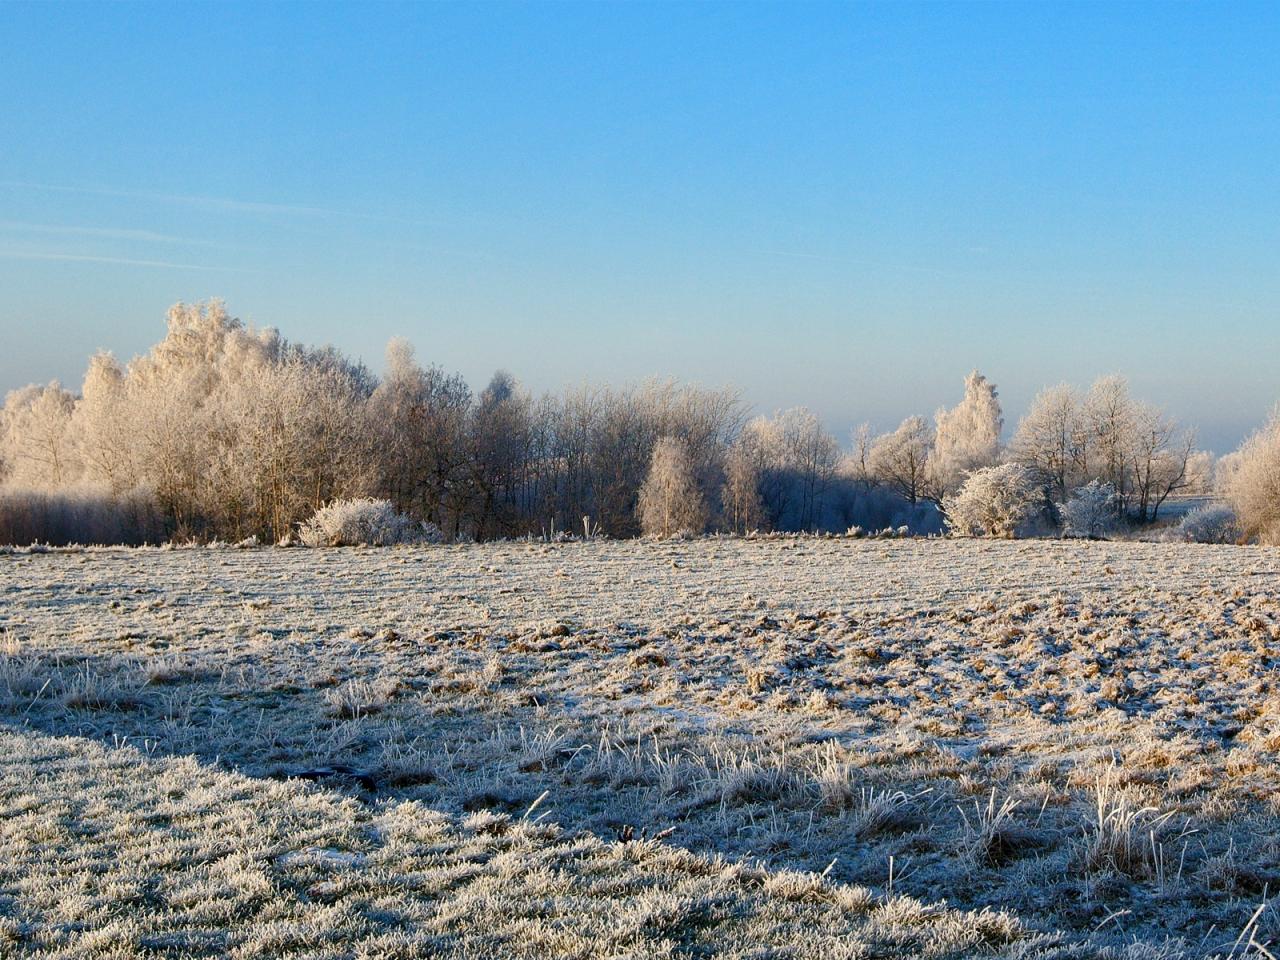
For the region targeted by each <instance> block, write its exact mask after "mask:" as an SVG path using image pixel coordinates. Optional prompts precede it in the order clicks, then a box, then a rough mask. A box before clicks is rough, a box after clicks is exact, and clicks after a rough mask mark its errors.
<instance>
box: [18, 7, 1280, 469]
mask: <svg viewBox="0 0 1280 960" xmlns="http://www.w3.org/2000/svg"><path fill="white" fill-rule="evenodd" d="M0 29H2V30H3V33H4V35H5V36H6V38H7V39H8V40H9V43H8V44H7V48H8V55H7V57H6V59H5V61H4V62H3V63H0V81H2V82H0V105H2V106H3V110H0V117H3V119H0V139H3V141H4V143H5V144H6V149H5V151H3V152H2V153H0V285H2V286H3V289H4V291H5V296H3V297H0V330H2V331H3V332H4V343H5V346H6V350H5V351H4V352H3V355H0V392H4V391H7V390H9V389H13V388H16V387H19V386H22V385H25V384H27V383H29V382H33V381H34V382H43V381H47V380H50V379H55V378H56V379H59V380H61V381H63V382H64V384H65V385H68V386H71V387H76V386H78V384H79V382H80V378H81V376H82V374H83V371H84V367H85V363H86V361H87V359H88V356H89V355H90V354H91V353H92V352H94V351H95V350H97V349H100V348H105V349H110V350H112V351H113V352H114V353H115V354H116V355H117V356H119V357H121V358H123V359H128V358H130V357H132V356H133V355H135V354H138V353H141V352H144V351H145V350H146V349H147V348H148V347H149V346H150V345H151V344H152V343H154V342H156V341H157V340H159V339H160V338H161V337H162V335H163V329H164V312H165V309H166V308H167V307H168V305H169V304H171V303H173V302H175V301H178V300H187V301H192V300H200V299H206V298H208V297H212V296H217V297H221V298H223V299H224V300H225V301H226V303H227V305H228V308H229V309H230V311H231V312H232V313H233V314H235V315H237V316H239V317H241V318H243V319H244V320H246V321H247V322H251V323H254V324H258V325H262V326H274V327H276V328H278V329H280V330H281V331H282V333H283V334H284V335H285V336H287V337H288V338H290V339H291V340H297V341H302V342H308V343H317V344H323V343H332V344H333V345H334V346H336V347H338V348H339V349H341V350H342V351H343V352H345V353H348V354H350V355H352V356H356V357H360V358H362V359H364V360H365V361H366V362H368V363H369V365H370V366H371V367H372V368H373V369H375V370H380V369H381V366H382V349H383V346H384V344H385V342H386V341H387V339H388V338H390V337H392V336H396V335H401V336H405V337H407V338H408V339H410V340H411V341H412V342H413V343H414V344H415V346H416V347H417V351H418V355H419V357H420V358H421V359H422V360H423V361H425V362H431V363H437V364H439V365H441V366H442V367H444V368H446V369H448V370H456V371H458V372H461V373H462V374H463V375H465V376H466V378H467V379H468V380H469V381H470V382H471V384H472V385H473V387H476V388H479V387H481V386H483V384H484V382H485V381H486V380H487V378H488V377H489V375H490V374H491V373H492V371H493V370H494V369H495V368H499V367H501V368H505V369H508V370H510V371H511V372H512V373H514V374H515V375H516V377H517V378H518V379H519V380H520V381H521V382H522V383H524V384H525V385H526V386H527V387H529V388H530V389H532V390H534V391H536V392H541V391H543V390H554V389H558V388H560V387H563V386H565V385H567V384H573V383H579V382H582V381H583V380H584V379H589V380H591V381H592V382H600V383H603V382H609V383H622V382H634V381H636V380H640V379H643V378H646V377H650V376H660V377H665V376H672V377H676V378H679V379H681V380H688V381H696V382H700V383H704V384H724V383H732V384H734V385H736V386H738V387H740V388H741V389H742V390H743V393H744V396H745V398H746V399H747V400H748V401H749V402H750V403H752V404H753V406H754V407H755V408H756V409H757V410H758V411H759V412H762V413H764V412H772V411H773V410H775V409H777V408H782V407H791V406H796V405H805V406H809V407H810V408H812V409H813V410H814V411H815V412H817V413H818V414H819V415H820V416H821V417H822V418H823V420H824V421H825V422H826V423H827V425H828V427H829V428H830V429H831V430H832V432H833V433H835V435H836V436H837V437H838V438H839V439H840V441H841V442H842V443H847V439H848V432H849V429H850V428H851V427H852V426H853V425H854V424H856V423H858V422H861V421H862V420H869V421H871V422H872V423H873V424H874V425H875V426H876V427H877V428H878V429H887V428H890V427H892V426H893V425H895V424H896V423H897V422H898V421H899V420H901V419H902V418H903V417H904V416H906V415H908V414H912V413H920V414H925V415H930V414H932V413H933V412H934V410H935V409H936V408H937V407H938V406H940V405H943V404H947V405H952V404H954V403H955V402H956V401H957V400H958V398H959V396H960V394H961V390H962V379H963V377H964V374H965V373H967V372H968V371H969V370H970V369H973V368H975V367H976V368H978V369H980V370H982V372H983V373H985V374H986V375H987V376H988V377H990V378H991V379H992V380H993V381H994V382H995V383H996V384H997V385H998V386H999V388H1000V394H1001V399H1002V401H1003V404H1004V409H1005V416H1006V421H1007V430H1008V429H1011V428H1012V427H1013V426H1015V425H1016V422H1017V419H1018V417H1019V416H1020V415H1021V414H1022V413H1023V412H1024V411H1025V409H1026V407H1027V404H1028V403H1029V401H1030V399H1031V397H1032V396H1033V395H1034V394H1035V393H1036V392H1037V391H1038V390H1039V389H1040V388H1042V387H1044V386H1047V385H1049V384H1052V383H1056V382H1059V381H1063V380H1066V381H1068V382H1072V383H1077V384H1080V385H1082V386H1084V385H1087V384H1088V383H1089V382H1090V381H1091V380H1093V379H1094V378H1095V377H1096V376H1098V375H1102V374H1107V373H1113V372H1118V373H1122V374H1124V375H1125V376H1127V377H1128V378H1129V380H1130V382H1131V384H1132V387H1133V392H1134V394H1135V395H1136V396H1138V397H1141V398H1143V399H1146V400H1150V401H1152V402H1155V403H1158V404H1161V405H1163V406H1165V407H1166V408H1168V410H1169V411H1170V412H1171V413H1172V414H1174V415H1175V416H1177V417H1178V418H1179V419H1180V420H1182V421H1183V422H1185V423H1187V424H1188V425H1191V426H1194V427H1196V428H1198V430H1199V432H1200V437H1201V443H1202V445H1203V446H1205V447H1207V448H1210V449H1213V450H1214V451H1215V452H1217V453H1224V452H1227V451H1228V450H1230V449H1231V448H1233V447H1234V446H1235V445H1236V444H1237V443H1238V442H1239V441H1240V439H1241V438H1242V437H1243V436H1244V435H1245V434H1247V433H1248V432H1250V431H1251V430H1252V429H1254V428H1255V427H1257V426H1258V425H1260V424H1261V423H1262V422H1263V421H1264V420H1265V418H1266V416H1267V414H1268V413H1269V411H1270V410H1271V409H1272V407H1273V406H1274V404H1275V403H1276V401H1277V400H1280V390H1278V389H1277V385H1276V379H1275V375H1274V372H1273V363H1274V360H1273V358H1274V357H1275V356H1276V354H1277V350H1278V349H1280V276H1278V275H1277V272H1276V270H1275V268H1274V261H1275V253H1276V250H1277V240H1278V239H1280V237H1278V236H1277V233H1278V232H1280V190H1277V189H1276V188H1277V186H1280V182H1278V181H1280V177H1278V176H1277V173H1276V171H1275V165H1274V158H1275V156H1276V155H1277V150H1276V148H1277V146H1280V75H1277V74H1276V72H1275V71H1274V69H1273V68H1272V66H1271V62H1270V58H1271V56H1272V52H1273V51H1274V49H1275V48H1276V41H1277V40H1278V39H1280V8H1276V7H1274V6H1269V5H1262V4H1257V5H1233V6H1230V7H1228V6H1211V5H1186V6H1178V7H1170V6H1165V5H1127V6H1124V7H1103V6H1088V7H1084V6H1055V5H1040V4H1037V5H998V6H997V5H985V4H984V5H974V6H965V5H947V6H942V5H928V6H914V5H893V6H889V5H883V6H881V5H876V6H870V5H869V6H857V7H850V6H840V5H806V6H803V7H794V6H786V5H775V6H766V5H753V6H724V5H698V6H672V5H649V6H596V5H590V6H582V5H557V6H556V7H554V8H551V7H538V6H509V5H502V4H492V5H484V6H479V7H476V6H466V7H464V6H430V7H427V6H422V7H418V6H394V5H378V6H355V5H343V6H321V5H316V6H311V5H309V6H306V7H285V6H276V7H266V8H262V7H257V6H247V5H218V6H184V7H169V6H143V5H127V6H126V5H118V6H116V5H113V6H87V5H85V6H59V7H53V6H45V5H22V4H9V5H5V6H4V7H0ZM51 65H56V67H52V66H51Z"/></svg>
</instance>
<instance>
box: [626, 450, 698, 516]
mask: <svg viewBox="0 0 1280 960" xmlns="http://www.w3.org/2000/svg"><path fill="white" fill-rule="evenodd" d="M639 500H640V502H639V507H638V512H639V516H640V526H641V529H642V530H643V531H644V533H645V534H646V535H647V536H651V537H671V536H674V535H675V534H677V533H680V532H682V531H689V532H691V533H701V532H702V531H703V529H704V528H705V527H706V524H707V508H706V503H705V502H704V501H703V499H702V491H701V490H699V489H698V482H697V479H696V478H695V477H694V474H693V466H692V464H691V463H690V460H689V451H688V448H687V447H686V445H685V443H684V442H683V441H682V440H680V439H678V438H676V437H661V438H659V439H658V441H657V443H655V444H654V445H653V454H652V457H651V458H650V461H649V473H648V476H646V477H645V480H644V485H643V486H642V487H641V488H640V498H639Z"/></svg>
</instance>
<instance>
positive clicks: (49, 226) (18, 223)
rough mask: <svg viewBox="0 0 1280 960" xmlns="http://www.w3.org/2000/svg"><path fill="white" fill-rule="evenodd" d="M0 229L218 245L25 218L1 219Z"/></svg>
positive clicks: (112, 238) (213, 242)
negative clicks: (30, 220)
mask: <svg viewBox="0 0 1280 960" xmlns="http://www.w3.org/2000/svg"><path fill="white" fill-rule="evenodd" d="M0 230H5V231H9V232H11V233H40V234H50V235H54V236H65V237H93V238H97V239H103V240H133V241H138V242H140V243H173V244H184V245H192V246H216V245H217V244H216V242H215V241H213V240H203V239H198V238H195V237H176V236H173V235H171V234H167V233H157V232H156V231H154V230H133V229H129V228H124V227H86V226H79V225H75V224H60V223H28V222H27V221H24V220H0Z"/></svg>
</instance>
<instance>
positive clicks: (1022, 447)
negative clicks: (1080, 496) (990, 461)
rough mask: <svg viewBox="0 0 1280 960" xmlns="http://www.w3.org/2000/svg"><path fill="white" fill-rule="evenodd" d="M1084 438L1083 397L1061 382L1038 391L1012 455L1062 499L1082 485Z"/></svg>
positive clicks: (1051, 492) (1010, 450) (1011, 445)
mask: <svg viewBox="0 0 1280 960" xmlns="http://www.w3.org/2000/svg"><path fill="white" fill-rule="evenodd" d="M1084 442H1085V436H1084V432H1083V421H1082V417H1081V400H1080V398H1079V396H1078V395H1077V394H1076V391H1075V390H1074V389H1073V388H1072V387H1070V386H1068V385H1067V384H1065V383H1062V384H1058V385H1057V386H1054V387H1048V388H1047V389H1045V390H1042V391H1040V393H1039V394H1037V395H1036V398H1035V400H1033V401H1032V403H1031V409H1030V410H1028V411H1027V415H1026V416H1025V417H1023V418H1022V421H1021V422H1020V423H1019V424H1018V430H1017V432H1016V433H1015V434H1014V436H1013V441H1012V442H1011V443H1010V444H1009V455H1010V456H1011V457H1012V458H1013V459H1014V460H1016V461H1017V462H1019V463H1021V464H1022V465H1023V466H1025V467H1027V468H1028V469H1029V470H1031V471H1032V472H1033V473H1034V474H1035V475H1036V476H1038V477H1039V478H1040V480H1041V482H1042V483H1044V484H1045V485H1046V486H1047V487H1048V488H1049V495H1050V497H1052V499H1054V500H1055V501H1056V502H1059V503H1061V502H1064V501H1065V500H1066V499H1067V497H1068V496H1069V495H1070V493H1071V491H1072V490H1074V489H1075V488H1076V486H1078V485H1079V481H1080V478H1081V475H1082V461H1083V459H1084Z"/></svg>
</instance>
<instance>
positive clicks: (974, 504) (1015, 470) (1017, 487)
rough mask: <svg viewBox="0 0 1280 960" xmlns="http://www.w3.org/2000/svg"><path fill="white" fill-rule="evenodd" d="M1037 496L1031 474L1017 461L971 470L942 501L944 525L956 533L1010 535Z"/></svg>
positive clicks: (1025, 517) (1026, 515)
mask: <svg viewBox="0 0 1280 960" xmlns="http://www.w3.org/2000/svg"><path fill="white" fill-rule="evenodd" d="M1040 498H1041V494H1040V491H1039V490H1038V489H1037V485H1036V481H1035V477H1034V476H1032V474H1031V471H1029V470H1028V469H1027V468H1026V467H1024V466H1023V465H1022V464H1020V463H1004V464H1001V465H1000V466H998V467H985V468H983V469H981V470H975V471H974V472H973V473H971V474H970V475H969V478H968V479H967V480H966V481H965V482H964V484H963V486H961V487H960V490H959V492H958V493H956V494H955V495H954V496H952V497H949V498H947V499H946V500H944V501H943V510H944V512H945V513H946V517H947V526H948V527H949V528H950V530H951V532H952V533H954V534H957V535H959V536H965V537H967V536H990V537H1012V536H1013V535H1014V534H1015V533H1016V531H1017V529H1018V527H1019V526H1020V525H1021V524H1022V523H1023V522H1025V521H1026V520H1027V519H1028V518H1029V517H1030V516H1031V515H1032V513H1033V512H1034V510H1035V509H1036V506H1037V504H1038V503H1039V501H1040Z"/></svg>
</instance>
